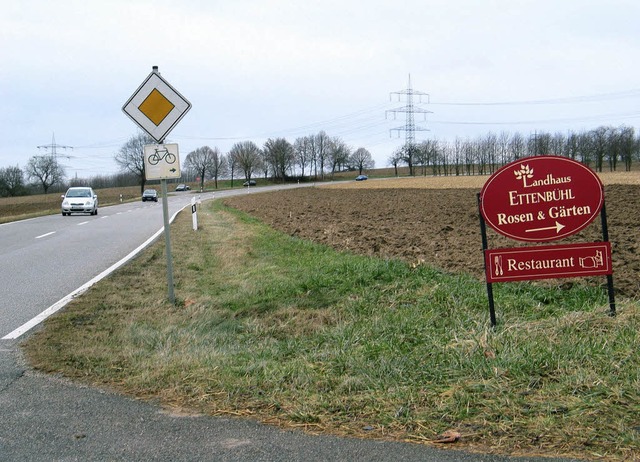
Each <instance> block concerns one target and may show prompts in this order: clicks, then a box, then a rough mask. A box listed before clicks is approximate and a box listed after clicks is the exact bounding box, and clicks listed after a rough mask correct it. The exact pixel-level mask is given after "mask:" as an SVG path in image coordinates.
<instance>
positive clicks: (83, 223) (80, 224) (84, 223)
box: [78, 221, 89, 226]
mask: <svg viewBox="0 0 640 462" xmlns="http://www.w3.org/2000/svg"><path fill="white" fill-rule="evenodd" d="M87 223H89V222H88V221H83V222H82V223H78V226H82V225H86V224H87Z"/></svg>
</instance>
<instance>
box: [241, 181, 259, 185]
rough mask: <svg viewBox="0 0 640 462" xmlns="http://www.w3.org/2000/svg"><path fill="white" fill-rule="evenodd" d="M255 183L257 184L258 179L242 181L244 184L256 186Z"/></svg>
mask: <svg viewBox="0 0 640 462" xmlns="http://www.w3.org/2000/svg"><path fill="white" fill-rule="evenodd" d="M255 185H256V180H249V181H245V182H244V183H242V186H255Z"/></svg>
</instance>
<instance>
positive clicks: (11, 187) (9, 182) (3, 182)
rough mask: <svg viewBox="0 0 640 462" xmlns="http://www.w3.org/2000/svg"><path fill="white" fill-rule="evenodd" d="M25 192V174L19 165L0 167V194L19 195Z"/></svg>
mask: <svg viewBox="0 0 640 462" xmlns="http://www.w3.org/2000/svg"><path fill="white" fill-rule="evenodd" d="M24 193H25V186H24V174H23V173H22V169H21V168H20V167H18V166H17V165H16V166H15V167H7V168H0V196H2V197H6V196H19V195H21V194H24Z"/></svg>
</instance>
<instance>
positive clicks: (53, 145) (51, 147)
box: [37, 133, 73, 160]
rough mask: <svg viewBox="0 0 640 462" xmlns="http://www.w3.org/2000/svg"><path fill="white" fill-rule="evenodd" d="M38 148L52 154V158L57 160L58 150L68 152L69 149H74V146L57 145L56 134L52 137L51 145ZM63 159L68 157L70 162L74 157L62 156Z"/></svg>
mask: <svg viewBox="0 0 640 462" xmlns="http://www.w3.org/2000/svg"><path fill="white" fill-rule="evenodd" d="M37 148H38V149H44V150H46V151H48V152H50V155H51V157H54V158H55V159H57V158H58V156H59V154H58V149H64V150H65V151H66V150H67V149H73V146H65V145H62V144H57V143H56V134H55V133H54V134H53V135H51V144H42V145H40V146H37ZM62 157H66V158H67V159H68V160H70V159H71V158H72V157H73V156H62Z"/></svg>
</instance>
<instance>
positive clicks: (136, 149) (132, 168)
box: [114, 133, 154, 194]
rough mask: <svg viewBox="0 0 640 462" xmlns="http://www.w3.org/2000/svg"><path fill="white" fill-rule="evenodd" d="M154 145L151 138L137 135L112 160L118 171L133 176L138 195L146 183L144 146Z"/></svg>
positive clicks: (145, 135) (140, 134)
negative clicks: (138, 186) (138, 190)
mask: <svg viewBox="0 0 640 462" xmlns="http://www.w3.org/2000/svg"><path fill="white" fill-rule="evenodd" d="M145 144H154V140H153V138H151V137H150V136H149V135H147V134H145V133H139V134H137V135H135V136H132V137H131V138H129V141H127V142H126V143H125V144H124V145H122V147H121V148H120V151H118V153H117V154H116V155H115V156H114V160H115V161H116V163H117V164H118V165H119V166H120V169H121V170H123V171H127V172H130V173H132V174H133V175H135V177H136V178H137V179H138V181H139V183H140V194H142V193H143V192H144V185H145V182H146V177H145V171H144V145H145Z"/></svg>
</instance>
